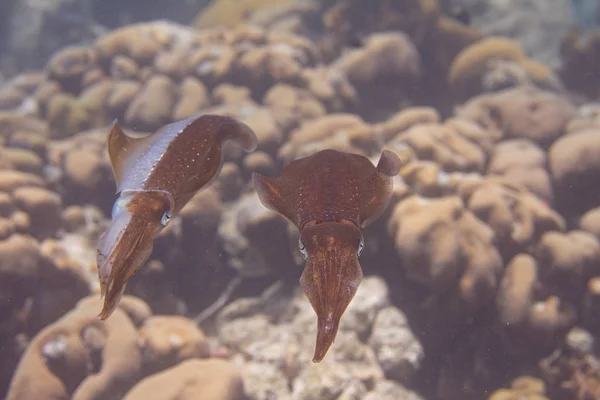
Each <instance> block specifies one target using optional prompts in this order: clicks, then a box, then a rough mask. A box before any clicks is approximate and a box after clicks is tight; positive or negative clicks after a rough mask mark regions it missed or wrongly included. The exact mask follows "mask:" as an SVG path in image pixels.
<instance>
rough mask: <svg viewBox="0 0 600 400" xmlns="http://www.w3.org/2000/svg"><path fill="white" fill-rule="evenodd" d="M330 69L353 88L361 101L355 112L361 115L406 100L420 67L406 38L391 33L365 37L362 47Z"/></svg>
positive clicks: (346, 55) (414, 51)
mask: <svg viewBox="0 0 600 400" xmlns="http://www.w3.org/2000/svg"><path fill="white" fill-rule="evenodd" d="M331 68H332V69H333V70H334V71H339V72H340V73H341V74H342V75H344V76H345V77H346V78H347V79H348V80H349V82H350V84H351V85H352V86H354V87H355V88H356V90H357V93H359V94H360V97H361V98H362V99H363V101H362V107H361V108H360V109H359V112H361V113H362V112H366V111H367V110H372V111H373V112H376V111H378V108H385V107H386V106H388V105H391V104H397V103H398V102H400V101H401V100H402V99H403V98H406V97H407V95H408V92H410V91H411V90H412V89H414V87H415V84H416V82H417V79H418V77H419V73H420V68H421V67H420V57H419V54H418V52H417V49H416V48H415V46H414V45H413V44H412V42H411V41H410V40H409V38H408V36H406V35H404V34H401V33H397V32H393V33H378V34H373V35H371V36H369V37H368V38H367V40H366V42H365V45H364V47H361V48H359V49H356V50H352V51H350V52H348V53H347V54H345V55H343V56H342V57H341V58H340V59H338V60H337V61H336V62H335V63H334V64H333V65H332V66H331ZM367 99H368V100H367ZM386 111H387V110H386Z"/></svg>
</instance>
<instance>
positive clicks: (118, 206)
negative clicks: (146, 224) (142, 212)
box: [111, 197, 127, 219]
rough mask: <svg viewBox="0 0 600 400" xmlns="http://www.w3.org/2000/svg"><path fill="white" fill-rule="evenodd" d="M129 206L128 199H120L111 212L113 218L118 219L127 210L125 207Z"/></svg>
mask: <svg viewBox="0 0 600 400" xmlns="http://www.w3.org/2000/svg"><path fill="white" fill-rule="evenodd" d="M126 205H127V199H126V198H124V197H119V198H118V199H117V200H116V201H115V202H114V204H113V208H112V211H111V218H112V219H117V217H118V216H119V215H120V214H121V213H122V212H123V210H125V206H126Z"/></svg>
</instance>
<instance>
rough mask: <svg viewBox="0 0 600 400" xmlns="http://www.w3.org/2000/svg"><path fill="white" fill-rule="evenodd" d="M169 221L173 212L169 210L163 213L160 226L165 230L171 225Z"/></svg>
mask: <svg viewBox="0 0 600 400" xmlns="http://www.w3.org/2000/svg"><path fill="white" fill-rule="evenodd" d="M169 221H171V211H169V210H167V211H165V212H164V213H163V215H162V217H160V224H161V225H162V226H163V228H164V227H165V226H167V225H168V224H169Z"/></svg>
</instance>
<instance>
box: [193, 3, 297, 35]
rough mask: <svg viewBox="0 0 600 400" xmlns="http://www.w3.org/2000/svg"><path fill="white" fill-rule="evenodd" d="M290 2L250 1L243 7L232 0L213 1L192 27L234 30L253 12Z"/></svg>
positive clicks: (197, 17)
mask: <svg viewBox="0 0 600 400" xmlns="http://www.w3.org/2000/svg"><path fill="white" fill-rule="evenodd" d="M290 3H292V0H283V1H281V0H279V1H274V0H250V1H247V2H245V3H244V4H243V5H240V4H239V3H237V2H235V1H233V0H213V1H212V2H211V3H210V4H209V5H208V6H207V7H206V8H204V9H203V10H202V11H201V12H200V13H199V14H198V15H197V16H196V18H195V20H194V26H196V27H198V28H210V27H214V26H222V27H226V28H235V27H236V26H239V25H243V24H244V22H245V21H246V20H247V18H249V17H250V15H251V14H252V13H253V12H256V11H259V10H260V9H264V8H268V7H272V6H273V5H275V4H277V5H281V4H284V5H285V4H290Z"/></svg>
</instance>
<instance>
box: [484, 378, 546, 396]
mask: <svg viewBox="0 0 600 400" xmlns="http://www.w3.org/2000/svg"><path fill="white" fill-rule="evenodd" d="M517 399H519V400H521V399H522V400H549V399H548V397H547V396H546V384H545V383H544V381H543V380H542V379H540V378H535V377H533V376H520V377H518V378H516V379H514V380H513V381H512V383H511V385H510V389H498V390H496V391H494V393H492V394H491V396H490V397H488V400H517Z"/></svg>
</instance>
